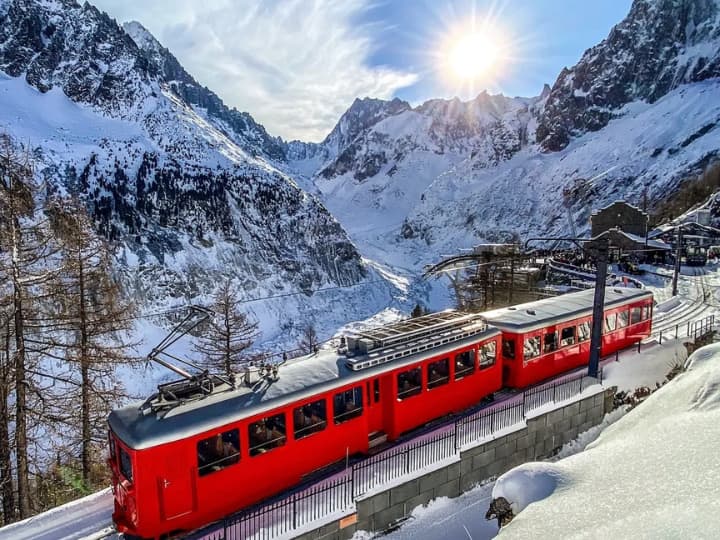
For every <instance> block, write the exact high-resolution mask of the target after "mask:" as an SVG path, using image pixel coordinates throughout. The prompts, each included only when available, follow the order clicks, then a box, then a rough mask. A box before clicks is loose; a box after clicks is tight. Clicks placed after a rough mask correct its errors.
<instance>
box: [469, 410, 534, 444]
mask: <svg viewBox="0 0 720 540" xmlns="http://www.w3.org/2000/svg"><path fill="white" fill-rule="evenodd" d="M524 418H525V416H524V414H523V401H522V400H520V401H517V402H511V403H508V404H506V405H502V406H500V407H493V408H492V409H489V410H480V411H478V412H476V413H474V414H471V415H470V416H466V417H465V418H461V419H460V420H458V421H457V422H455V434H456V442H455V444H456V445H457V448H462V447H463V446H465V445H467V444H470V443H472V442H474V441H478V440H481V439H484V438H486V437H489V436H490V435H492V434H493V433H495V432H496V431H500V430H501V429H505V428H507V427H510V426H512V425H513V424H518V423H520V422H522V421H523V420H524Z"/></svg>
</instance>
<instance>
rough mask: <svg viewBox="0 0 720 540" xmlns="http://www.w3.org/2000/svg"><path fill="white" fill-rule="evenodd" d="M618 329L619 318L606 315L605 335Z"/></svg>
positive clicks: (613, 315) (612, 314)
mask: <svg viewBox="0 0 720 540" xmlns="http://www.w3.org/2000/svg"><path fill="white" fill-rule="evenodd" d="M616 328H617V316H616V315H615V314H614V313H611V314H610V315H605V333H608V332H614V331H615V329H616Z"/></svg>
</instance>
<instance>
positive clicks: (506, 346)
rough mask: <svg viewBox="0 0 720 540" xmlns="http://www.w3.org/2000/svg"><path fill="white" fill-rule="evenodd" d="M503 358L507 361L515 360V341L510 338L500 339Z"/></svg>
mask: <svg viewBox="0 0 720 540" xmlns="http://www.w3.org/2000/svg"><path fill="white" fill-rule="evenodd" d="M502 353H503V357H504V358H507V359H508V360H515V340H514V339H512V338H503V339H502Z"/></svg>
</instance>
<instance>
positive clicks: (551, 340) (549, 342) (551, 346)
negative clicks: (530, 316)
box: [543, 332, 558, 353]
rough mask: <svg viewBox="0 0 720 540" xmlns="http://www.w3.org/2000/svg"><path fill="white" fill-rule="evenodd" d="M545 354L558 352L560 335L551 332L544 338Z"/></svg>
mask: <svg viewBox="0 0 720 540" xmlns="http://www.w3.org/2000/svg"><path fill="white" fill-rule="evenodd" d="M543 341H544V347H543V353H550V352H553V351H556V350H557V348H558V335H557V332H550V333H548V334H545V338H544V340H543Z"/></svg>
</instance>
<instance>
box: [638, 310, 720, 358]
mask: <svg viewBox="0 0 720 540" xmlns="http://www.w3.org/2000/svg"><path fill="white" fill-rule="evenodd" d="M683 326H684V327H685V328H684V329H685V335H684V336H683V335H682V332H681V331H680V329H681V328H683ZM714 331H715V315H707V316H706V317H703V318H701V319H697V320H694V321H688V322H687V323H682V324H681V323H677V324H676V325H675V326H673V327H670V328H664V329H662V330H660V331H659V332H658V333H657V334H656V333H655V332H653V334H652V335H653V336H657V337H658V342H659V343H660V345H662V342H663V337H664V338H665V339H678V338H681V337H691V338H693V339H699V338H702V337H705V336H706V335H708V334H709V333H711V332H714ZM638 345H639V344H638ZM638 350H640V347H639V346H638Z"/></svg>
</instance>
